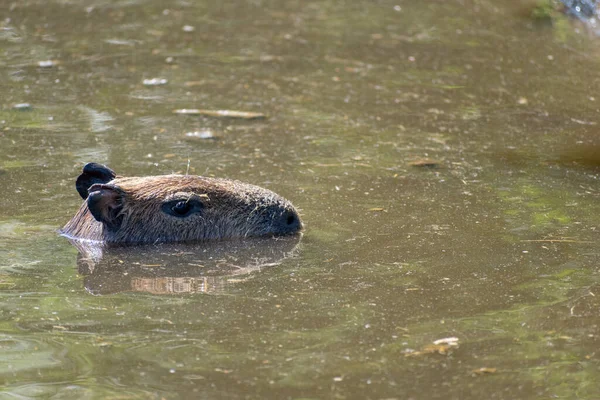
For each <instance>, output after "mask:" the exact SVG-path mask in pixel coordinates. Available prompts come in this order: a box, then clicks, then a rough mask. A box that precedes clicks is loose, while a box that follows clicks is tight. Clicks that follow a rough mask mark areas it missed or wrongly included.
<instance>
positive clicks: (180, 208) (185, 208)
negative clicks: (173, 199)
mask: <svg viewBox="0 0 600 400" xmlns="http://www.w3.org/2000/svg"><path fill="white" fill-rule="evenodd" d="M190 208H191V206H190V203H188V202H187V201H178V202H177V203H175V205H174V206H173V207H172V208H171V210H172V211H173V212H174V213H175V214H177V215H181V216H184V215H185V214H187V213H188V212H189V211H190Z"/></svg>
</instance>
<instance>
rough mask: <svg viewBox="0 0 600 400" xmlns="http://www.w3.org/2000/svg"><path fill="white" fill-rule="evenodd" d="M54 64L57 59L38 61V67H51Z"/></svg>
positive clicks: (56, 63)
mask: <svg viewBox="0 0 600 400" xmlns="http://www.w3.org/2000/svg"><path fill="white" fill-rule="evenodd" d="M56 65H58V61H54V60H44V61H38V67H40V68H52V67H54V66H56Z"/></svg>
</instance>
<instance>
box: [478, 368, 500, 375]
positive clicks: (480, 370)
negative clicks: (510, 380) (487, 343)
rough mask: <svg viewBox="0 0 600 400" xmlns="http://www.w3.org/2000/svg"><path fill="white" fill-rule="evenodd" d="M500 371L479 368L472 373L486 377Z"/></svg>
mask: <svg viewBox="0 0 600 400" xmlns="http://www.w3.org/2000/svg"><path fill="white" fill-rule="evenodd" d="M497 371H498V370H497V369H496V368H486V367H482V368H477V369H474V370H473V371H471V373H473V375H486V374H495V373H496V372H497Z"/></svg>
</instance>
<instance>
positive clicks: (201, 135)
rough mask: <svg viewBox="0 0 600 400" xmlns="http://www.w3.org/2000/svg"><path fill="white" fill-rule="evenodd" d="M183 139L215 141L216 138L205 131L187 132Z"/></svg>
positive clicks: (208, 131) (211, 133)
mask: <svg viewBox="0 0 600 400" xmlns="http://www.w3.org/2000/svg"><path fill="white" fill-rule="evenodd" d="M184 139H186V140H211V139H212V140H215V139H217V137H216V136H215V134H214V133H213V132H212V131H211V130H208V129H205V130H203V131H196V132H187V133H186V134H185V136H184Z"/></svg>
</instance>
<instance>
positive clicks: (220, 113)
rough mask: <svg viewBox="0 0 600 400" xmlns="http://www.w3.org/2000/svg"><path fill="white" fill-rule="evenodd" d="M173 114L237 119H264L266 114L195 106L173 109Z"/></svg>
mask: <svg viewBox="0 0 600 400" xmlns="http://www.w3.org/2000/svg"><path fill="white" fill-rule="evenodd" d="M173 112H174V113H175V114H185V115H203V116H205V117H216V118H239V119H265V118H267V116H266V115H265V114H262V113H256V112H246V111H234V110H200V109H197V108H182V109H179V110H173Z"/></svg>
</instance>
